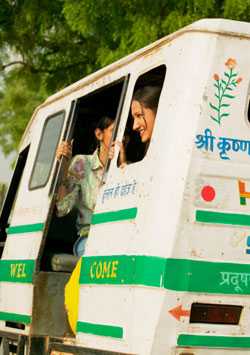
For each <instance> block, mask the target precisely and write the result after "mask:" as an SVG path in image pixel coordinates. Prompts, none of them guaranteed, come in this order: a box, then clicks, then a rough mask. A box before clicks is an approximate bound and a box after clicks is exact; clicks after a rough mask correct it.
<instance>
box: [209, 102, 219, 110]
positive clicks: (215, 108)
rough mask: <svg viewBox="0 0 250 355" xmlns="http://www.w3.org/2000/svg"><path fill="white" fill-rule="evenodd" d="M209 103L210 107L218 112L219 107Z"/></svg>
mask: <svg viewBox="0 0 250 355" xmlns="http://www.w3.org/2000/svg"><path fill="white" fill-rule="evenodd" d="M209 105H210V107H212V109H213V110H216V111H217V112H219V109H218V108H217V107H216V106H214V105H213V104H211V102H209Z"/></svg>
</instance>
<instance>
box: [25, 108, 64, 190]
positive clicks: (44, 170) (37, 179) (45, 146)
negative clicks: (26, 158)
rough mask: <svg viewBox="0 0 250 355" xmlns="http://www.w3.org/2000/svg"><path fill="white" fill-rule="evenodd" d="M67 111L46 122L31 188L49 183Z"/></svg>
mask: <svg viewBox="0 0 250 355" xmlns="http://www.w3.org/2000/svg"><path fill="white" fill-rule="evenodd" d="M64 116H65V112H64V111H61V112H58V113H56V114H55V115H53V116H50V117H49V118H48V119H47V121H46V122H45V125H44V129H43V133H42V138H41V141H40V144H39V148H38V153H37V156H36V159H35V164H34V167H33V171H32V175H31V179H30V184H29V188H30V190H34V189H37V188H39V187H43V186H45V185H46V184H47V182H48V179H49V176H50V171H51V168H52V165H53V162H54V158H55V151H56V147H57V144H58V141H59V138H60V135H61V131H62V127H63V122H64Z"/></svg>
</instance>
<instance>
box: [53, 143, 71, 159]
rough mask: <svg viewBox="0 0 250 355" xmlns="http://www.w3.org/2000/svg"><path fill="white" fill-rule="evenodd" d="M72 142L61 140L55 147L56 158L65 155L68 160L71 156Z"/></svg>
mask: <svg viewBox="0 0 250 355" xmlns="http://www.w3.org/2000/svg"><path fill="white" fill-rule="evenodd" d="M72 143H73V141H71V142H67V141H62V142H61V143H60V144H59V146H58V147H57V150H56V159H57V160H60V159H61V157H62V156H63V157H65V158H67V159H68V160H70V159H71V158H72Z"/></svg>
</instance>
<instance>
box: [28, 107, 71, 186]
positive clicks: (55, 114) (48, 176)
mask: <svg viewBox="0 0 250 355" xmlns="http://www.w3.org/2000/svg"><path fill="white" fill-rule="evenodd" d="M60 114H63V116H62V120H63V122H62V126H61V129H60V132H59V135H58V139H57V143H56V145H58V142H59V140H60V137H61V135H62V131H63V126H64V123H65V117H66V111H65V110H60V111H58V112H56V113H53V114H52V115H49V116H48V117H47V118H46V119H45V122H44V125H43V129H42V133H41V138H40V141H39V144H38V148H37V152H36V157H35V160H34V163H33V167H32V171H31V175H30V179H29V185H28V189H29V191H33V190H38V189H40V188H43V187H45V186H46V185H47V183H48V181H49V179H50V176H51V171H52V168H53V163H54V159H53V160H52V163H51V165H50V168H49V171H48V175H47V178H46V180H45V182H44V183H43V184H39V185H36V186H35V187H32V186H31V183H32V179H33V176H34V171H35V167H36V164H37V160H38V156H39V153H40V149H41V145H42V143H43V138H44V132H45V130H46V127H47V125H48V122H49V121H50V120H52V119H53V118H54V117H55V116H59V115H60Z"/></svg>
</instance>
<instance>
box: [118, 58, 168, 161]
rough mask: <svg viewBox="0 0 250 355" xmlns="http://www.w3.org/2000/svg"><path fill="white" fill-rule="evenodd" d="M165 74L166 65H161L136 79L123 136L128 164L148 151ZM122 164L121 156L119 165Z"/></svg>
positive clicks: (142, 156)
mask: <svg viewBox="0 0 250 355" xmlns="http://www.w3.org/2000/svg"><path fill="white" fill-rule="evenodd" d="M165 74H166V66H165V65H161V66H159V67H156V68H154V69H152V70H150V71H148V72H146V73H144V74H142V75H141V76H140V77H139V78H138V79H137V81H136V84H135V87H134V92H133V96H132V100H131V105H130V112H129V117H128V120H127V124H126V128H125V133H124V136H123V148H124V150H125V152H126V161H127V164H132V163H136V162H138V161H140V160H142V159H143V158H144V157H145V155H146V153H147V150H148V148H149V145H150V141H151V137H152V134H153V130H154V125H155V120H156V119H157V117H156V114H157V109H158V102H159V99H160V94H161V90H162V86H163V82H164V79H165ZM120 164H121V159H120V156H119V157H118V161H117V165H118V166H120Z"/></svg>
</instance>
